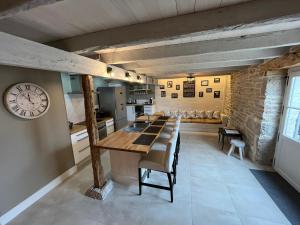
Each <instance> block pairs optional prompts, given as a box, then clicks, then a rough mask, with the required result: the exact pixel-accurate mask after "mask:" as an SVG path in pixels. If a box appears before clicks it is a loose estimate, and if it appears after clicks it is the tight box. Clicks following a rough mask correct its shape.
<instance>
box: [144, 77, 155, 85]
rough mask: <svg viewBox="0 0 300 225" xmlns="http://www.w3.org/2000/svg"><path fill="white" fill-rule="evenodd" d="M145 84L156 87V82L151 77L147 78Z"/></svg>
mask: <svg viewBox="0 0 300 225" xmlns="http://www.w3.org/2000/svg"><path fill="white" fill-rule="evenodd" d="M146 83H147V84H153V85H158V80H157V79H155V78H153V77H147V82H146Z"/></svg>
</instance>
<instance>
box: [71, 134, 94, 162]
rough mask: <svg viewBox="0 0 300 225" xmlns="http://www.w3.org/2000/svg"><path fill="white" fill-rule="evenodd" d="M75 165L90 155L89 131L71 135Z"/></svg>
mask: <svg viewBox="0 0 300 225" xmlns="http://www.w3.org/2000/svg"><path fill="white" fill-rule="evenodd" d="M71 140H72V148H73V154H74V161H75V164H78V163H79V162H80V161H82V160H83V159H85V158H86V157H88V156H89V155H90V142H89V136H88V133H87V130H86V129H85V130H83V131H79V132H77V133H75V134H72V135H71Z"/></svg>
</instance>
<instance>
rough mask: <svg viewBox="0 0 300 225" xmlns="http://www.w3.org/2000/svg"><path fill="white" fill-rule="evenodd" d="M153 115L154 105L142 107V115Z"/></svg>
mask: <svg viewBox="0 0 300 225" xmlns="http://www.w3.org/2000/svg"><path fill="white" fill-rule="evenodd" d="M154 113H155V105H145V106H144V114H145V115H153V114H154Z"/></svg>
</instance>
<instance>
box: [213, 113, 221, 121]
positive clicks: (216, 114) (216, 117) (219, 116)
mask: <svg viewBox="0 0 300 225" xmlns="http://www.w3.org/2000/svg"><path fill="white" fill-rule="evenodd" d="M213 118H214V119H220V118H221V112H220V111H214V114H213Z"/></svg>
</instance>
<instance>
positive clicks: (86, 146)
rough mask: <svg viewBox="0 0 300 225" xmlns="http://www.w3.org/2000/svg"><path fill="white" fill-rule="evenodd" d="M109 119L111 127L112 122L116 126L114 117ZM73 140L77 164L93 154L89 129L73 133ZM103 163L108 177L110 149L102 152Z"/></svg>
mask: <svg viewBox="0 0 300 225" xmlns="http://www.w3.org/2000/svg"><path fill="white" fill-rule="evenodd" d="M108 121H109V127H111V125H110V124H111V123H112V126H114V123H113V119H111V120H108ZM106 123H107V121H106ZM112 132H114V131H112ZM71 141H72V148H73V154H74V161H75V164H76V165H77V164H79V163H80V162H82V161H84V160H85V159H87V158H88V157H89V156H90V154H91V150H90V142H89V136H88V132H87V129H84V130H82V131H79V132H76V133H74V134H72V135H71ZM101 163H102V168H103V173H104V176H105V177H108V176H109V174H110V171H111V165H110V154H109V151H105V152H101Z"/></svg>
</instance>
